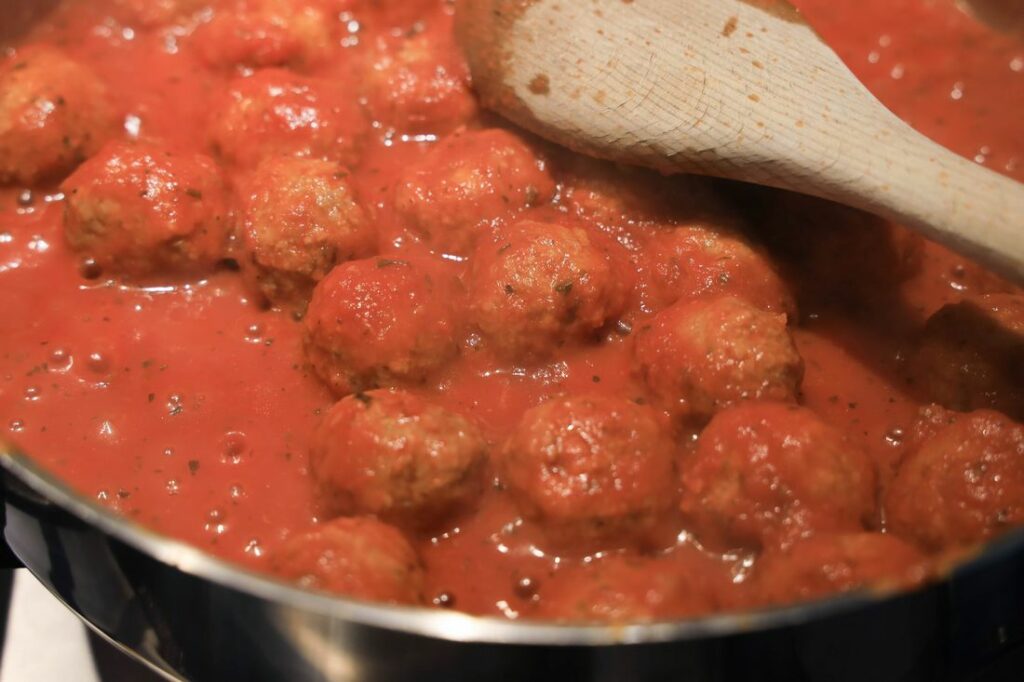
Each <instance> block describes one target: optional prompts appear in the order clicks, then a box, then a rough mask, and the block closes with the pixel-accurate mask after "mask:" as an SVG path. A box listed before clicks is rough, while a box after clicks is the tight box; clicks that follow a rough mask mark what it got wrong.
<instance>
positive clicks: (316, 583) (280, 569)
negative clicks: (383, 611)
mask: <svg viewBox="0 0 1024 682" xmlns="http://www.w3.org/2000/svg"><path fill="white" fill-rule="evenodd" d="M269 562H270V564H269V565H270V570H271V571H272V572H273V573H275V574H277V575H279V576H281V577H282V578H287V579H289V580H294V581H296V582H297V583H298V584H299V585H301V586H302V587H306V588H309V589H313V590H323V591H324V592H333V593H335V594H342V595H346V596H349V597H356V598H357V599H366V600H368V601H375V602H391V603H397V604H420V603H422V602H423V568H422V566H421V565H420V560H419V558H418V557H417V556H416V550H414V549H413V548H412V546H410V545H409V543H408V541H407V540H406V539H405V538H404V537H403V536H402V534H401V533H400V532H399V531H398V529H397V528H394V527H392V526H389V525H387V524H384V523H381V522H380V521H377V520H376V519H372V518H340V519H335V520H334V521H329V522H327V523H322V524H320V525H318V526H314V527H313V528H311V529H310V530H307V531H305V532H302V533H299V534H297V535H293V536H292V537H290V538H288V539H287V540H285V542H284V543H283V544H281V545H280V546H279V547H277V548H276V549H275V550H274V551H272V552H271V553H270V557H269Z"/></svg>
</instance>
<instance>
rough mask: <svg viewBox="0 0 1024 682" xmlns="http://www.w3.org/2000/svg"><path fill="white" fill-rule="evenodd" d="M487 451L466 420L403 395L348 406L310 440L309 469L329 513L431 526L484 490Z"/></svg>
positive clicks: (376, 396) (355, 398) (351, 399)
mask: <svg viewBox="0 0 1024 682" xmlns="http://www.w3.org/2000/svg"><path fill="white" fill-rule="evenodd" d="M485 455H486V445H485V443H484V440H483V436H481V434H480V432H479V430H478V429H477V428H476V427H475V426H474V425H473V424H472V423H471V422H469V421H468V420H467V419H465V418H464V417H462V416H460V415H458V414H455V413H453V412H449V411H448V410H445V409H443V408H441V407H438V406H437V405H432V404H430V403H429V402H426V401H424V400H422V399H420V398H418V397H416V396H414V395H412V394H411V393H407V392H405V391H389V390H379V391H370V392H369V393H357V394H355V395H350V396H348V397H346V398H343V399H342V400H341V401H340V402H338V403H337V404H336V405H335V406H334V407H332V408H331V410H330V411H329V412H328V413H327V414H326V416H325V417H324V420H323V422H322V423H321V425H320V428H319V429H318V430H317V432H316V434H315V435H314V437H313V445H312V448H311V454H310V468H311V471H312V473H313V477H314V479H315V480H316V481H317V484H318V485H319V487H320V490H321V491H322V493H323V494H324V497H325V499H326V500H327V504H328V506H329V508H330V509H331V510H332V511H336V512H338V513H341V514H359V513H365V514H377V515H380V516H396V517H398V518H400V519H403V520H407V521H411V522H413V523H416V524H418V525H429V524H430V523H431V521H432V520H433V519H434V518H435V517H436V516H437V515H438V514H443V513H444V512H447V511H449V510H451V509H453V508H455V507H457V506H458V505H459V504H462V503H464V502H466V501H467V500H469V499H470V498H472V496H473V495H474V494H475V493H476V492H478V490H479V484H480V480H479V476H478V473H479V471H480V466H481V464H482V463H483V460H484V457H485Z"/></svg>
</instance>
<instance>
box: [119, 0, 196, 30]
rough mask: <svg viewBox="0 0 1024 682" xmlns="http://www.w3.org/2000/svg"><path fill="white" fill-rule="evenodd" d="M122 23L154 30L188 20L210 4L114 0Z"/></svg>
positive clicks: (186, 0) (188, 0)
mask: <svg viewBox="0 0 1024 682" xmlns="http://www.w3.org/2000/svg"><path fill="white" fill-rule="evenodd" d="M109 4H112V5H113V6H114V8H115V9H114V13H115V16H117V17H118V18H119V19H120V20H121V21H123V22H126V23H129V24H136V25H139V26H142V27H145V28H153V27H159V26H163V25H165V24H169V23H171V22H173V21H175V20H179V19H183V18H186V17H187V16H188V15H189V14H192V13H193V12H195V11H197V10H199V9H201V8H202V7H203V6H204V5H206V4H208V0H112V1H111V2H110V3H109Z"/></svg>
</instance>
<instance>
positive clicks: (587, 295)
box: [470, 221, 626, 361]
mask: <svg viewBox="0 0 1024 682" xmlns="http://www.w3.org/2000/svg"><path fill="white" fill-rule="evenodd" d="M617 248H618V246H617V245H616V244H614V243H612V242H610V241H608V242H607V243H606V242H604V241H603V240H601V238H600V235H598V234H596V233H589V232H587V231H586V230H584V229H583V228H579V227H567V226H562V225H554V224H549V223H538V222H534V221H522V222H519V223H516V224H515V225H512V226H510V227H507V228H505V229H501V230H499V231H497V232H496V233H495V234H494V235H492V237H491V238H490V239H487V240H482V241H481V242H480V244H479V245H478V246H477V249H476V251H475V252H474V254H473V261H472V269H471V272H470V282H471V285H470V289H471V290H470V310H471V314H472V316H473V320H474V322H475V323H476V325H477V326H478V327H479V329H480V331H481V333H482V334H483V337H484V339H485V340H486V342H487V343H488V344H489V346H490V347H491V348H492V349H493V350H494V351H496V352H497V353H498V354H499V355H501V356H503V357H507V358H511V359H514V360H517V361H518V360H522V361H533V360H542V359H544V358H546V357H547V356H549V355H550V354H551V353H552V352H553V351H554V350H556V349H557V348H558V347H559V346H562V345H564V344H565V343H566V342H568V341H572V340H581V339H585V338H587V337H590V336H593V335H594V334H595V332H597V330H599V329H600V328H601V327H602V326H604V325H605V323H607V322H608V321H609V320H611V319H612V318H614V317H615V316H616V315H617V314H619V313H620V312H621V311H622V309H623V307H624V305H625V293H626V292H625V287H624V286H623V280H624V274H623V273H620V272H617V269H616V268H615V267H614V261H613V258H612V257H611V256H612V255H613V253H614V250H615V249H617Z"/></svg>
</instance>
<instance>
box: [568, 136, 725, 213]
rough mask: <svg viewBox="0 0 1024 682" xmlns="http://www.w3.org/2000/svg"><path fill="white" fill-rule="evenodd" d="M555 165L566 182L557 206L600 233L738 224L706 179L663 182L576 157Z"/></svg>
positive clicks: (629, 168) (649, 175) (642, 171)
mask: <svg viewBox="0 0 1024 682" xmlns="http://www.w3.org/2000/svg"><path fill="white" fill-rule="evenodd" d="M557 163H558V166H559V169H560V170H561V171H562V174H563V175H564V177H566V182H565V185H564V187H563V188H562V191H561V193H560V194H561V196H560V203H561V204H562V205H564V206H565V207H566V208H567V209H568V210H569V211H570V212H572V213H574V214H576V215H578V216H580V217H582V218H585V219H587V220H590V221H593V222H595V223H597V224H599V225H601V226H602V227H604V228H613V229H614V228H616V227H623V226H628V225H647V226H667V225H706V226H709V227H712V226H713V227H716V228H721V229H725V230H731V229H735V228H736V227H737V226H738V225H739V224H740V223H741V220H740V217H739V215H738V214H737V213H736V211H735V210H733V209H732V208H731V207H730V206H728V205H727V204H726V203H725V202H724V201H723V200H722V197H721V195H720V193H719V191H718V189H717V186H716V185H715V181H714V180H711V179H709V178H704V177H700V176H696V175H686V176H682V175H676V176H672V177H665V176H662V175H659V174H658V173H655V172H654V171H649V170H646V169H641V168H635V167H632V166H624V165H618V164H612V163H604V162H599V161H595V160H594V159H592V158H588V157H584V156H580V155H578V154H567V155H563V156H561V157H558V158H557Z"/></svg>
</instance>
